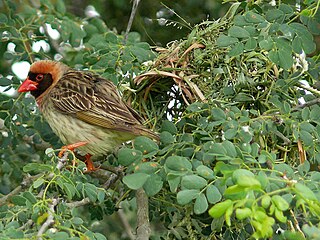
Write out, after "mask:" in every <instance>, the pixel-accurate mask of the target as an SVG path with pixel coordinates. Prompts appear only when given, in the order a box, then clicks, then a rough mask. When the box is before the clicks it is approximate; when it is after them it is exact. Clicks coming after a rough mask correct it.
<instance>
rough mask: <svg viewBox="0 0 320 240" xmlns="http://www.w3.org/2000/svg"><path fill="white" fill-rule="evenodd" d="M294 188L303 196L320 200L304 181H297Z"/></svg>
mask: <svg viewBox="0 0 320 240" xmlns="http://www.w3.org/2000/svg"><path fill="white" fill-rule="evenodd" d="M294 190H295V191H296V193H297V194H299V195H300V196H301V197H303V198H306V199H308V200H311V201H318V200H317V197H316V195H315V194H314V192H313V191H311V189H310V188H308V187H307V186H306V185H304V184H302V183H296V184H295V185H294Z"/></svg>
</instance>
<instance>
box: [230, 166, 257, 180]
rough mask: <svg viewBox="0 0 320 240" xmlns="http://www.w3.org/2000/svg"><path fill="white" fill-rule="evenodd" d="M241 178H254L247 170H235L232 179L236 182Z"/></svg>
mask: <svg viewBox="0 0 320 240" xmlns="http://www.w3.org/2000/svg"><path fill="white" fill-rule="evenodd" d="M243 176H248V177H254V174H253V173H252V172H250V171H249V170H247V169H237V170H235V171H234V172H233V174H232V179H233V181H234V182H237V181H238V180H239V179H240V178H242V177H243Z"/></svg>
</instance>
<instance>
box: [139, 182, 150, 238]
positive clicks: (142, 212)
mask: <svg viewBox="0 0 320 240" xmlns="http://www.w3.org/2000/svg"><path fill="white" fill-rule="evenodd" d="M136 199H137V209H138V210H137V237H136V240H149V238H150V235H151V228H150V222H149V202H148V196H147V194H146V193H145V191H144V190H143V189H142V188H140V189H138V190H137V192H136Z"/></svg>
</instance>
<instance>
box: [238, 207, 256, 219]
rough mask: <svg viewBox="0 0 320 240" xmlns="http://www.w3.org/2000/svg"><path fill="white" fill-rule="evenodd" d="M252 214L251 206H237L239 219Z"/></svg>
mask: <svg viewBox="0 0 320 240" xmlns="http://www.w3.org/2000/svg"><path fill="white" fill-rule="evenodd" d="M251 214H252V211H251V209H250V208H237V209H236V217H237V218H238V219H239V220H243V219H245V218H248V217H250V216H251Z"/></svg>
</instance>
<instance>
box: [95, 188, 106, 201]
mask: <svg viewBox="0 0 320 240" xmlns="http://www.w3.org/2000/svg"><path fill="white" fill-rule="evenodd" d="M105 196H106V193H105V191H104V190H101V189H99V190H98V194H97V198H98V202H99V203H103V202H104V198H105Z"/></svg>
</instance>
